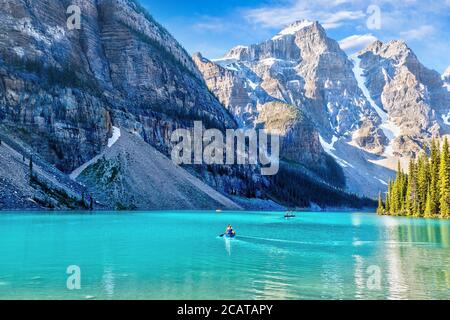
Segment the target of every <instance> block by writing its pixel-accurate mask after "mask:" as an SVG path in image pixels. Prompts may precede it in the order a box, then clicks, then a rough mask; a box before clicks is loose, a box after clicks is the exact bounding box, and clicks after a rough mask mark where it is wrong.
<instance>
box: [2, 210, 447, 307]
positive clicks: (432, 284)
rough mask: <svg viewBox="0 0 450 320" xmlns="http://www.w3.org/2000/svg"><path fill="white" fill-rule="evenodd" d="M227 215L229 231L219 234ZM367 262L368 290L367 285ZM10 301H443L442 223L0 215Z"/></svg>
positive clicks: (312, 217) (323, 217)
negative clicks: (75, 285) (73, 275)
mask: <svg viewBox="0 0 450 320" xmlns="http://www.w3.org/2000/svg"><path fill="white" fill-rule="evenodd" d="M228 223H231V224H233V226H234V228H235V229H236V230H237V232H238V237H237V238H236V239H233V240H226V239H223V238H219V237H218V235H219V234H220V233H222V232H223V230H224V229H225V227H226V225H227V224H228ZM69 265H78V266H79V267H80V268H81V290H74V291H70V290H68V289H67V287H66V280H67V277H68V275H67V274H66V269H67V267H68V266H69ZM373 266H375V267H373ZM374 268H375V269H374ZM373 270H375V271H376V270H379V271H380V276H381V280H380V287H379V288H377V287H376V285H375V288H374V287H373V286H372V285H369V286H368V283H369V284H373V283H375V284H376V281H375V282H373V281H372V280H373V278H371V277H370V276H371V275H372V273H371V272H372V271H373ZM368 271H369V272H368ZM12 298H18V299H422V298H425V299H449V298H450V221H445V220H424V219H408V218H394V217H377V216H375V215H373V214H368V213H337V212H336V213H299V214H298V215H297V218H295V219H292V220H285V219H283V213H275V212H265V213H261V212H247V213H242V212H239V213H237V212H236V213H234V212H223V213H215V212H214V213H210V212H149V213H120V214H117V213H97V214H30V213H17V212H15V213H0V299H12Z"/></svg>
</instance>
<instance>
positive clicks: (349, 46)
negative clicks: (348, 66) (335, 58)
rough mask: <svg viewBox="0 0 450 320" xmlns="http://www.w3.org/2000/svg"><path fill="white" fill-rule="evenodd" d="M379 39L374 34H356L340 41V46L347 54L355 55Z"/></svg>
mask: <svg viewBox="0 0 450 320" xmlns="http://www.w3.org/2000/svg"><path fill="white" fill-rule="evenodd" d="M377 40H378V39H377V38H376V37H374V36H373V35H372V34H370V33H369V34H355V35H352V36H350V37H347V38H345V39H342V40H341V41H339V45H340V47H341V49H342V50H344V51H346V52H347V53H355V52H358V51H359V50H361V49H364V48H366V47H367V46H368V45H370V44H372V43H373V42H375V41H377Z"/></svg>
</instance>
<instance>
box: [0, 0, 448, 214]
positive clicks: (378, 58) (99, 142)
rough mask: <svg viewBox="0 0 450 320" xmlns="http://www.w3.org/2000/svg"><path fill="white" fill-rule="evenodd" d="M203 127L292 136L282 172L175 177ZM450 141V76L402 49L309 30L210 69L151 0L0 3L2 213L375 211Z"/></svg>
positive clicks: (194, 172) (235, 54)
mask: <svg viewBox="0 0 450 320" xmlns="http://www.w3.org/2000/svg"><path fill="white" fill-rule="evenodd" d="M70 5H77V6H79V7H80V9H81V11H82V13H83V20H82V23H81V29H79V30H69V29H68V28H67V25H66V22H67V13H66V9H67V7H69V6H70ZM194 121H202V122H203V124H204V125H205V127H207V128H217V129H219V130H221V131H223V132H224V131H225V129H227V128H231V129H236V128H265V129H268V130H273V129H276V130H278V131H279V132H281V142H282V144H281V166H280V171H279V173H278V174H277V175H275V176H261V175H260V174H259V172H260V170H259V168H256V167H255V166H251V165H240V166H230V165H222V166H219V165H195V166H194V165H192V166H183V167H179V166H176V165H175V164H174V163H173V162H172V161H171V159H170V151H171V149H172V143H171V141H170V137H171V133H172V132H173V131H174V130H175V129H177V128H191V127H193V123H194ZM449 131H450V68H449V69H448V70H447V72H446V73H444V74H443V75H440V74H439V73H438V72H436V71H433V70H430V69H427V68H426V67H425V66H424V65H422V64H421V63H420V61H419V60H418V58H417V57H416V56H415V54H414V53H413V52H412V51H411V49H410V48H409V47H408V46H407V44H406V43H405V42H402V41H391V42H388V43H382V42H379V41H377V42H375V43H373V44H371V45H370V46H369V47H367V48H366V49H364V50H362V51H360V52H358V53H357V54H355V55H353V56H351V57H348V56H347V55H346V54H345V52H344V51H342V50H341V48H340V47H339V44H338V42H336V41H335V40H333V39H330V38H328V36H327V34H326V31H325V29H324V28H323V27H322V26H321V25H320V24H319V23H318V22H313V21H298V22H295V23H294V24H291V25H289V26H287V28H286V29H284V30H282V31H280V32H279V33H278V34H277V35H275V36H274V37H273V38H272V39H269V40H267V41H265V42H263V43H260V44H255V45H251V46H237V47H235V48H233V49H231V50H230V51H229V52H228V53H227V54H226V55H225V57H223V58H222V59H219V60H209V59H207V58H205V57H203V56H202V55H201V54H200V53H196V54H194V55H193V57H191V56H190V55H189V54H188V53H187V52H186V51H185V50H184V49H183V47H182V46H181V45H180V44H179V43H178V42H177V40H176V39H174V38H173V37H172V36H171V35H170V34H169V32H168V31H167V30H166V29H165V28H164V27H162V26H161V25H160V24H159V23H157V22H156V21H155V20H154V19H153V18H152V17H151V16H150V15H149V14H148V13H147V12H146V11H145V10H144V9H143V8H142V7H141V6H140V5H139V4H138V2H137V1H133V0H70V1H69V0H32V1H31V0H0V141H1V144H0V209H83V208H89V207H90V208H93V207H95V208H96V209H117V210H127V209H140V210H145V209H167V210H170V209H173V210H178V209H185V210H189V209H214V210H215V209H234V210H238V209H258V210H281V209H284V208H286V207H296V208H309V209H314V210H320V209H330V208H337V207H339V208H362V207H366V206H373V205H374V204H375V202H374V201H373V199H375V198H376V196H377V195H378V193H379V192H385V191H386V189H387V184H388V181H389V179H390V178H392V177H393V176H394V175H395V172H394V170H395V168H396V165H397V161H398V160H400V161H401V162H402V163H406V162H407V161H408V160H409V158H411V157H415V156H416V155H417V154H418V153H420V152H421V150H422V149H423V148H425V147H426V146H427V145H428V143H429V141H430V139H431V138H432V137H433V136H443V135H445V134H448V133H450V132H449Z"/></svg>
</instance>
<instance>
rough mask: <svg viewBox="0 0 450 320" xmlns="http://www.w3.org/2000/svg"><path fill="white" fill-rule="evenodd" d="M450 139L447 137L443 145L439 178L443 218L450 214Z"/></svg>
mask: <svg viewBox="0 0 450 320" xmlns="http://www.w3.org/2000/svg"><path fill="white" fill-rule="evenodd" d="M449 162H450V161H449V150H448V140H447V138H445V140H444V145H443V146H442V152H441V159H440V168H439V178H440V192H439V194H440V214H441V217H443V218H448V217H449V216H450V172H449V169H450V168H449V164H450V163H449Z"/></svg>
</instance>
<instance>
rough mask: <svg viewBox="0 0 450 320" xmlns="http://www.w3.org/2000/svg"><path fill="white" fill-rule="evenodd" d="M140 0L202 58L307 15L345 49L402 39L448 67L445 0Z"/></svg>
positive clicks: (437, 65)
mask: <svg viewBox="0 0 450 320" xmlns="http://www.w3.org/2000/svg"><path fill="white" fill-rule="evenodd" d="M140 1H141V3H142V5H143V6H144V7H146V8H147V10H148V11H149V12H150V14H152V15H153V16H154V17H155V19H156V20H157V21H159V22H160V23H161V24H163V25H164V26H165V27H166V28H167V29H168V30H169V31H170V32H171V33H172V34H173V35H174V36H175V38H176V39H177V40H178V41H180V43H181V44H182V45H183V46H184V47H185V48H186V49H187V50H188V51H189V52H191V53H193V52H197V51H199V52H201V53H202V54H203V55H204V56H206V57H208V58H218V57H221V56H222V55H224V54H225V53H226V52H227V51H228V50H229V49H230V48H232V47H234V46H236V45H248V44H253V43H258V42H260V41H263V40H266V39H269V38H271V37H272V36H273V35H275V34H276V33H278V31H280V30H281V29H282V28H283V27H284V26H285V25H287V24H289V23H291V22H293V21H296V20H300V19H309V20H318V21H319V22H321V23H322V25H324V27H325V28H326V30H327V33H328V35H329V36H330V37H331V38H333V39H335V40H338V41H341V46H342V47H343V48H344V49H345V50H346V51H347V52H348V53H352V52H354V51H357V50H358V49H361V48H362V47H365V46H366V45H367V44H369V43H370V42H372V41H373V40H374V39H379V40H381V41H388V40H392V39H402V40H405V41H406V42H407V43H408V45H409V46H410V47H411V48H412V49H413V50H414V52H415V53H416V54H417V55H418V56H419V59H420V60H421V61H422V63H424V64H425V65H426V66H427V67H429V68H433V69H435V70H437V71H439V72H440V73H442V72H443V71H444V70H445V69H446V68H447V67H448V66H450V33H449V31H450V0H395V1H392V0H277V1H275V0H219V1H217V0H191V1H186V0H140ZM378 10H379V11H378ZM378 12H379V15H378ZM378 17H379V19H378Z"/></svg>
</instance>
